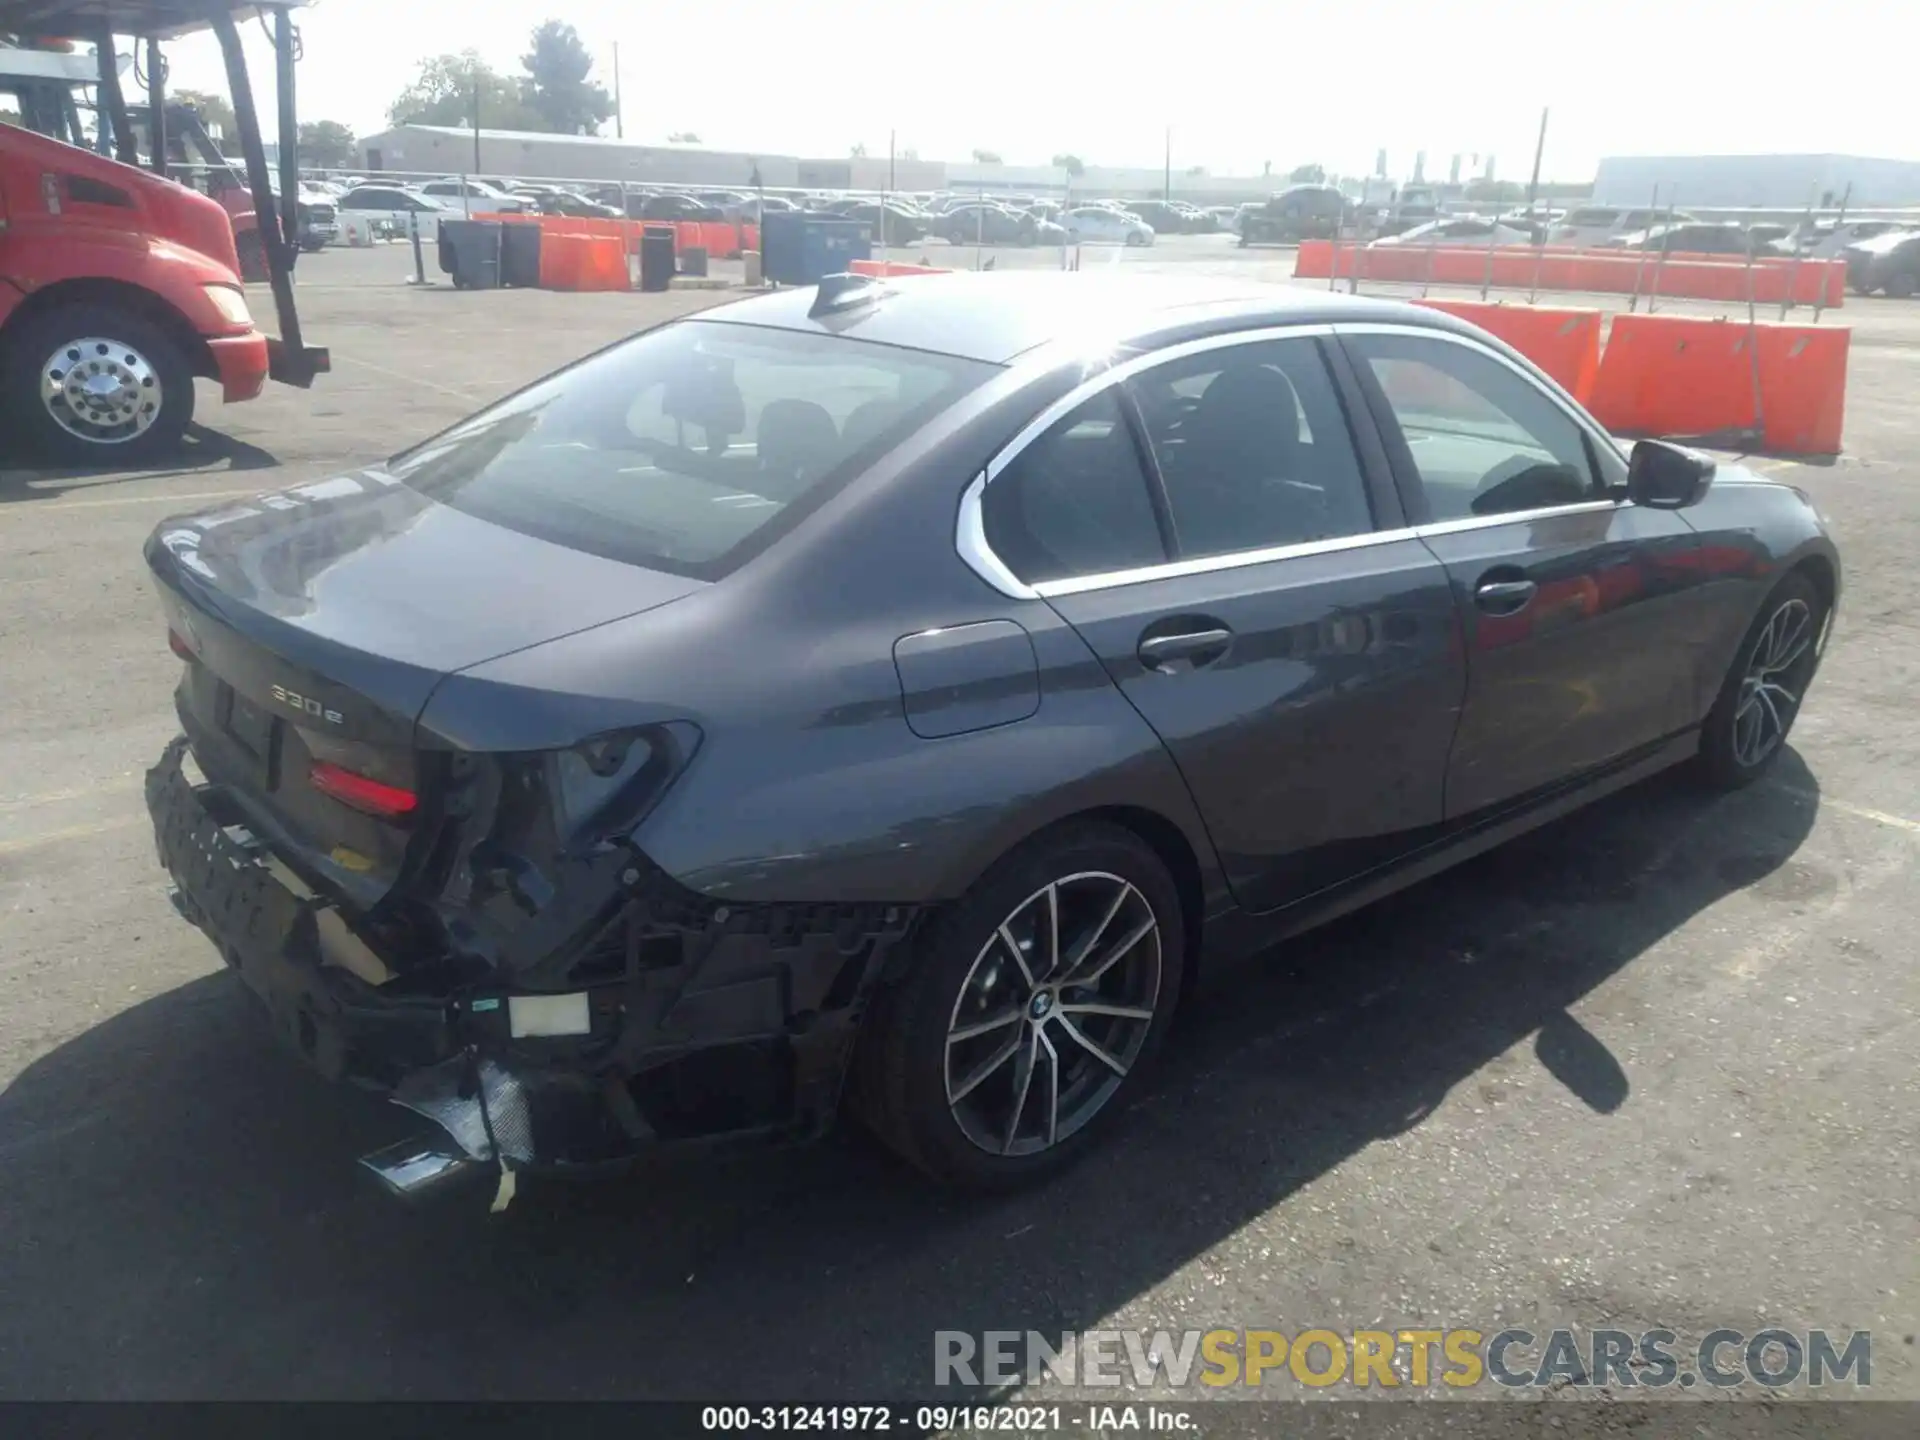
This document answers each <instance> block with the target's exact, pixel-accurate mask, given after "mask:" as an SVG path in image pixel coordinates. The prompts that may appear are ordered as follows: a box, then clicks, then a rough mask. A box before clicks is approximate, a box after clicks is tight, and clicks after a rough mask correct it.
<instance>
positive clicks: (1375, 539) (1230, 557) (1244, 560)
mask: <svg viewBox="0 0 1920 1440" xmlns="http://www.w3.org/2000/svg"><path fill="white" fill-rule="evenodd" d="M1418 538H1419V533H1418V532H1417V531H1415V530H1412V529H1407V528H1402V529H1398V530H1362V531H1360V532H1359V533H1358V534H1354V535H1338V536H1335V537H1334V538H1332V539H1330V540H1303V541H1301V542H1300V543H1299V544H1298V545H1270V546H1268V547H1267V548H1266V549H1264V550H1233V551H1229V552H1228V553H1227V554H1225V555H1199V556H1195V557H1194V558H1193V559H1191V560H1169V561H1167V562H1166V563H1165V564H1162V565H1141V566H1136V567H1135V568H1134V569H1132V570H1108V571H1104V572H1102V573H1101V574H1098V575H1074V576H1070V577H1069V578H1067V579H1064V580H1042V581H1041V582H1040V583H1039V584H1037V585H1034V586H1032V587H1031V588H1032V590H1033V592H1034V593H1035V594H1036V595H1038V596H1039V597H1040V598H1041V599H1042V600H1052V599H1054V598H1055V597H1056V596H1061V595H1080V594H1084V593H1085V592H1086V591H1089V590H1117V589H1119V588H1120V587H1121V586H1123V585H1144V584H1146V583H1147V582H1148V581H1151V580H1180V579H1184V578H1185V577H1187V576H1189V575H1211V574H1213V573H1214V572H1215V571H1217V570H1244V569H1246V568H1247V567H1248V566H1250V565H1271V564H1273V563H1274V562H1275V561H1279V560H1303V559H1306V558H1307V557H1308V556H1312V555H1334V554H1337V553H1339V552H1340V551H1342V550H1365V549H1369V548H1371V547H1373V546H1375V545H1394V544H1398V543H1399V542H1401V541H1403V540H1414V539H1418Z"/></svg>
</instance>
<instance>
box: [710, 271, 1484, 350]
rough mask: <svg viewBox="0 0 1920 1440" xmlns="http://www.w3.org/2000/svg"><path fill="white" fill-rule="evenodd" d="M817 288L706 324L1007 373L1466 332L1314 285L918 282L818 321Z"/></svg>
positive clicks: (1445, 320) (1093, 278)
mask: <svg viewBox="0 0 1920 1440" xmlns="http://www.w3.org/2000/svg"><path fill="white" fill-rule="evenodd" d="M815 294H816V292H815V291H814V289H813V288H812V287H811V286H801V287H796V288H793V289H789V290H780V291H776V292H775V293H773V294H771V295H764V296H757V297H755V298H752V299H748V300H738V301H735V302H733V303H732V304H728V305H721V306H716V307H715V308H713V309H711V310H704V311H701V312H700V313H699V315H698V316H697V317H694V318H697V319H698V320H701V321H719V322H723V323H727V324H738V325H764V326H770V327H773V328H777V329H782V330H801V331H810V332H814V333H818V334H845V335H852V336H854V337H855V338H857V339H861V340H870V341H874V342H876V343H878V344H882V345H900V346H904V347H906V348H909V349H914V350H929V351H933V352H936V353H939V354H947V355H957V356H961V357H963V358H965V359H969V360H984V361H987V362H989V363H991V364H996V365H1001V364H1006V363H1008V362H1009V361H1011V360H1013V359H1015V358H1016V357H1017V356H1020V355H1022V354H1024V353H1026V352H1027V351H1029V350H1033V349H1035V348H1037V347H1039V346H1042V345H1047V344H1051V343H1054V342H1056V341H1061V342H1069V341H1074V340H1076V339H1078V338H1079V337H1081V336H1088V337H1097V338H1099V339H1100V340H1102V341H1103V342H1107V343H1111V344H1120V345H1124V344H1129V343H1132V342H1135V341H1138V340H1142V339H1145V338H1147V337H1150V336H1153V335H1156V334H1161V333H1164V332H1166V331H1168V330H1171V329H1175V328H1178V327H1180V326H1181V325H1182V324H1183V323H1190V324H1191V325H1193V326H1196V327H1200V326H1205V327H1208V328H1214V329H1249V328H1254V327H1257V326H1261V325H1312V324H1330V323H1336V322H1339V321H1361V320H1370V321H1375V322H1380V321H1390V322H1392V323H1395V324H1409V325H1419V326H1423V327H1425V328H1428V329H1444V330H1455V329H1464V328H1466V327H1464V326H1462V325H1460V324H1459V322H1456V321H1453V320H1452V319H1451V318H1450V317H1448V316H1446V315H1443V314H1441V313H1440V312H1438V311H1435V310H1427V309H1422V308H1420V307H1418V306H1414V305H1408V304H1402V303H1397V302H1394V301H1389V300H1374V299H1371V298H1368V297H1366V296H1359V295H1342V294H1339V293H1338V292H1335V291H1330V290H1324V289H1319V288H1314V287H1308V286H1293V285H1263V284H1260V283H1258V282H1255V281H1232V280H1217V279H1188V278H1185V277H1179V276H1170V275H1118V274H1102V273H1098V272H1091V273H1090V272H1086V271H1080V272H1066V273H1062V272H1058V271H1051V272H1049V271H1040V272H1025V273H1023V272H1014V273H1009V274H987V273H978V272H975V273H969V272H965V271H960V272H955V273H952V274H948V275H926V276H912V277H909V278H905V279H901V280H899V281H897V282H895V283H894V284H892V285H890V286H886V287H885V288H884V289H883V291H882V292H881V294H880V296H879V298H877V299H875V300H873V301H871V302H868V303H853V304H845V305H841V306H839V307H837V308H835V309H832V310H829V311H827V312H825V313H823V314H820V315H817V316H816V315H812V314H809V313H808V312H809V311H810V309H811V308H812V306H813V303H814V300H815Z"/></svg>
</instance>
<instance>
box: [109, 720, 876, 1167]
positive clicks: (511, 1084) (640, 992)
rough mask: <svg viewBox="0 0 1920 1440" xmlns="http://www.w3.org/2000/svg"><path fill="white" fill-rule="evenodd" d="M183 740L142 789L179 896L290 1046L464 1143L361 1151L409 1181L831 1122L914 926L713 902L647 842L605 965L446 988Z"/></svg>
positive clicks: (811, 1131)
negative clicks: (209, 782) (652, 854)
mask: <svg viewBox="0 0 1920 1440" xmlns="http://www.w3.org/2000/svg"><path fill="white" fill-rule="evenodd" d="M185 753H186V739H185V737H184V736H183V737H181V738H179V739H177V740H175V741H174V742H173V743H172V744H171V745H169V746H168V748H167V750H166V752H165V753H164V754H163V755H162V757H161V759H160V761H159V763H158V764H157V765H156V766H155V767H154V768H153V769H152V770H150V771H148V772H147V781H146V796H147V807H148V810H149V812H150V813H151V815H152V818H153V824H154V837H155V841H156V844H157V846H158V849H159V856H160V863H161V865H162V866H163V867H164V868H165V869H166V870H167V872H168V873H169V874H170V876H171V877H172V880H173V883H174V885H175V887H176V894H175V896H174V903H175V905H176V907H177V908H178V909H179V910H180V913H181V914H182V915H183V916H185V917H186V918H187V919H189V920H191V921H192V922H193V923H194V924H196V925H198V926H199V927H200V928H201V929H202V930H204V931H205V932H206V933H207V935H208V936H209V937H210V938H211V939H212V940H213V942H214V944H215V945H216V946H217V947H218V948H219V951H220V953H221V955H222V957H223V958H224V959H225V960H226V962H227V964H228V965H229V966H231V967H232V968H233V969H234V970H235V971H236V972H238V974H239V976H240V978H241V979H242V980H243V981H244V982H245V983H246V985H247V987H248V988H249V989H250V990H251V991H252V992H253V993H254V994H255V995H256V996H257V997H258V998H259V999H260V1000H261V1001H262V1003H263V1004H264V1005H265V1007H266V1010H267V1013H268V1015H269V1016H270V1018H271V1021H272V1025H273V1029H274V1031H275V1033H276V1034H277V1035H279V1037H280V1038H281V1039H282V1040H283V1041H284V1042H286V1043H287V1044H288V1045H289V1047H290V1048H292V1049H293V1050H294V1051H295V1052H296V1053H298V1054H299V1055H301V1056H302V1057H303V1058H304V1059H306V1060H307V1061H308V1063H310V1064H312V1065H313V1066H315V1067H316V1068H317V1069H319V1070H320V1071H321V1073H322V1074H324V1075H326V1076H328V1077H329V1078H331V1079H336V1080H348V1081H351V1082H353V1083H355V1084H357V1085H361V1086H364V1087H368V1088H372V1089H375V1090H378V1091H382V1092H384V1093H386V1094H387V1095H388V1096H389V1097H390V1098H391V1099H392V1100H393V1101H395V1103H398V1104H401V1105H404V1106H406V1107H407V1108H409V1109H411V1110H414V1111H416V1112H418V1113H419V1114H421V1115H423V1116H425V1117H426V1118H428V1119H430V1120H432V1121H434V1123H435V1124H436V1125H438V1126H439V1127H440V1128H441V1130H443V1131H444V1132H445V1135H446V1137H448V1138H449V1139H450V1140H451V1141H452V1142H453V1144H452V1146H451V1147H449V1146H448V1145H447V1144H446V1142H445V1141H444V1140H442V1141H437V1142H434V1143H429V1144H424V1145H416V1146H414V1147H412V1148H410V1149H409V1150H408V1153H407V1154H404V1155H402V1154H397V1153H389V1152H382V1154H381V1155H380V1156H375V1157H368V1162H367V1163H368V1164H369V1167H370V1168H372V1169H373V1170H374V1171H375V1173H376V1174H378V1175H380V1177H381V1178H382V1179H383V1181H384V1182H385V1183H387V1184H388V1186H389V1188H391V1189H394V1190H395V1191H396V1192H398V1193H410V1192H411V1191H412V1190H414V1189H417V1188H426V1187H431V1188H440V1185H441V1183H442V1182H444V1181H446V1180H447V1179H449V1178H450V1177H451V1176H453V1175H454V1174H456V1173H457V1172H459V1171H460V1170H461V1169H463V1168H465V1167H463V1166H462V1165H461V1163H460V1162H461V1160H462V1159H463V1158H464V1159H465V1160H467V1161H472V1162H480V1163H484V1164H486V1165H487V1166H489V1167H494V1166H497V1167H498V1168H500V1169H508V1168H512V1169H522V1168H532V1169H538V1168H553V1167H566V1168H572V1167H584V1166H595V1165H602V1164H611V1163H616V1162H620V1161H623V1160H626V1159H630V1158H632V1157H633V1156H634V1155H636V1154H637V1153H639V1152H641V1151H642V1150H644V1149H645V1148H647V1147H648V1146H650V1145H651V1144H654V1143H658V1142H668V1141H679V1140H715V1139H761V1140H802V1139H807V1138H811V1137H813V1136H814V1135H817V1134H819V1133H820V1132H821V1131H823V1130H825V1129H826V1128H827V1126H828V1125H829V1124H830V1123H831V1120H832V1118H833V1115H834V1112H835V1110H836V1109H837V1106H838V1102H839V1097H840V1091H841V1087H842V1082H843V1080H844V1077H845V1073H846V1067H847V1061H848V1059H849V1057H850V1055H851V1051H852V1042H853V1038H854V1034H855V1029H856V1026H857V1023H858V1019H859V1016H860V1014H861V1012H862V1010H863V1008H864V1004H865V1001H866V998H867V996H868V994H869V992H870V990H871V987H872V984H873V982H874V980H875V979H876V977H877V976H878V974H879V972H880V970H881V967H882V966H883V965H884V963H885V961H886V959H887V956H888V955H889V953H890V952H891V951H892V950H893V949H894V948H895V946H896V945H897V944H898V942H899V941H900V940H901V938H902V937H903V936H904V934H905V932H906V929H907V927H908V926H909V924H910V923H911V921H912V918H913V916H912V912H911V910H909V909H908V908H905V907H897V906H848V907H805V908H798V907H775V906H732V907H729V906H724V905H717V904H715V903H713V902H711V901H709V900H708V899H706V897H703V896H699V895H697V894H695V893H693V892H691V891H687V890H684V889H682V888H681V887H679V886H677V885H676V884H674V882H673V881H672V880H670V879H669V878H668V877H666V876H665V875H664V874H662V873H661V872H660V871H659V870H658V869H657V868H655V867H653V866H652V865H651V864H649V863H648V862H647V861H646V860H645V859H644V857H641V856H639V855H638V854H637V852H636V854H635V855H634V863H633V864H632V865H630V866H629V867H628V868H626V869H625V870H624V871H623V872H622V874H621V876H620V879H621V882H622V886H623V888H622V889H621V890H619V891H617V892H615V893H614V894H613V895H612V896H610V897H609V899H610V900H611V902H612V905H613V908H614V911H615V914H614V920H613V923H612V924H611V925H610V926H609V927H608V928H607V930H605V931H603V932H602V934H603V936H604V935H611V936H614V937H617V938H616V940H615V943H614V946H613V953H612V955H611V956H610V957H609V958H610V961H611V963H609V964H606V965H604V966H602V967H601V968H600V969H599V970H598V971H597V972H596V973H595V974H594V975H593V976H592V977H591V978H584V977H583V978H582V979H579V980H576V981H575V982H574V983H575V984H576V986H577V987H578V988H576V989H574V990H572V991H569V992H567V993H565V994H554V993H551V992H534V991H530V990H526V989H516V987H515V986H514V985H513V983H512V980H511V977H508V976H504V975H500V974H498V973H497V972H493V971H486V972H484V975H485V978H483V979H479V980H473V979H469V980H466V981H464V982H462V983H459V984H457V985H449V984H437V983H435V982H434V981H433V980H430V979H429V978H427V977H429V976H440V975H445V974H448V973H465V974H468V975H471V974H472V973H474V972H473V970H472V967H467V968H466V969H465V970H464V971H461V970H460V969H459V967H448V966H445V965H437V964H433V963H426V964H421V963H418V962H420V961H422V960H425V961H427V962H432V961H434V960H436V959H438V958H441V957H436V956H432V955H428V956H423V957H422V956H400V955H380V956H377V957H376V958H377V964H376V965H373V966H369V965H368V964H366V963H365V962H364V961H356V959H355V951H356V949H357V950H358V952H359V953H360V954H361V955H365V954H367V953H368V951H367V950H366V948H365V941H364V940H363V939H361V938H360V937H359V936H358V935H357V934H356V933H355V930H354V927H352V926H350V925H349V924H347V923H346V917H344V916H343V915H341V913H340V912H339V911H338V910H337V908H336V907H335V906H334V904H333V903H332V902H331V901H329V900H327V899H326V898H324V897H322V896H319V895H316V894H314V893H313V892H312V891H311V890H310V889H308V888H307V887H306V886H305V884H304V883H303V882H302V881H301V880H300V879H299V878H298V877H297V876H295V875H293V874H292V873H291V872H290V871H288V870H287V869H286V867H285V866H284V865H283V864H281V863H280V862H278V861H277V860H276V859H275V858H274V857H273V856H272V855H270V854H269V853H268V852H267V850H266V849H265V847H264V846H263V845H262V844H261V843H260V842H259V841H258V840H257V839H255V838H254V837H253V836H252V835H251V834H250V833H249V832H248V831H247V829H246V828H245V826H244V824H243V823H242V822H241V820H240V818H239V812H238V810H237V809H236V808H235V807H234V806H233V805H232V804H231V802H230V801H228V800H227V799H226V798H225V796H224V794H223V792H222V791H221V790H220V788H219V787H216V786H206V785H199V786H196V785H194V784H193V783H192V782H190V781H189V779H188V778H187V776H186V775H185V774H184V773H183V770H182V764H183V760H184V757H185ZM369 933H371V932H369ZM604 949H605V947H604V946H603V952H604ZM622 950H623V951H624V955H623V956H622V955H621V954H620V952H621V951H622ZM382 971H384V972H385V973H384V974H382V973H381V972H382ZM369 972H371V973H372V974H373V975H374V977H375V978H376V979H379V980H380V981H381V983H372V981H371V980H370V979H368V978H363V976H364V975H366V974H368V973H369ZM376 1162H377V1163H376ZM415 1181H418V1182H419V1183H418V1184H417V1185H416V1184H415V1183H413V1182H415Z"/></svg>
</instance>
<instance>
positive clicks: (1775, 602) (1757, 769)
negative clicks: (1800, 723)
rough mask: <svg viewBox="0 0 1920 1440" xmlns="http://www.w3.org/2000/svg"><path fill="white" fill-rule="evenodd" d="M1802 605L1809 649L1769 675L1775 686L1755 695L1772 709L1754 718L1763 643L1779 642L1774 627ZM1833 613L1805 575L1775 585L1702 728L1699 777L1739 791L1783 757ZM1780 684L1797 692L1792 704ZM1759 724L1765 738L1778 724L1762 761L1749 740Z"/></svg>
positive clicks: (1762, 704) (1768, 677) (1737, 653)
mask: <svg viewBox="0 0 1920 1440" xmlns="http://www.w3.org/2000/svg"><path fill="white" fill-rule="evenodd" d="M1796 606H1797V607H1800V609H1802V610H1804V612H1805V621H1804V639H1805V646H1804V649H1803V650H1802V651H1801V652H1800V653H1799V654H1798V655H1797V656H1796V657H1795V659H1794V661H1793V663H1791V664H1789V665H1784V666H1781V667H1779V668H1778V669H1777V670H1771V671H1769V672H1768V673H1767V675H1766V676H1765V677H1763V678H1765V679H1767V680H1769V681H1771V682H1773V689H1772V690H1770V691H1769V693H1768V694H1766V695H1761V696H1757V697H1753V702H1752V703H1753V705H1754V706H1763V707H1764V710H1765V712H1766V713H1765V714H1760V713H1758V712H1756V713H1755V714H1754V715H1753V716H1752V717H1751V718H1749V716H1748V710H1749V697H1750V695H1751V691H1752V689H1753V687H1752V686H1751V685H1750V683H1749V682H1750V681H1752V680H1753V678H1754V675H1755V671H1756V662H1762V661H1764V660H1765V659H1766V656H1765V655H1763V653H1762V650H1763V645H1764V646H1773V645H1774V644H1775V643H1776V640H1775V636H1776V633H1777V632H1776V631H1775V628H1774V627H1775V626H1776V625H1779V624H1781V623H1782V620H1783V617H1786V619H1787V620H1788V621H1789V622H1790V620H1791V617H1792V615H1793V613H1794V607H1796ZM1827 618H1828V606H1827V602H1826V600H1825V598H1824V597H1823V596H1822V595H1821V594H1820V592H1819V590H1818V589H1816V588H1815V586H1814V584H1813V582H1812V581H1811V580H1809V579H1808V578H1807V577H1806V576H1805V575H1802V574H1799V573H1794V574H1790V575H1788V576H1787V577H1786V578H1785V579H1784V580H1782V581H1781V582H1780V583H1779V584H1778V585H1776V586H1774V588H1773V591H1772V592H1771V593H1770V594H1769V595H1768V596H1767V598H1766V602H1765V603H1764V604H1763V605H1761V607H1760V613H1759V614H1758V615H1756V616H1755V617H1754V621H1753V624H1752V626H1751V627H1749V628H1748V630H1747V634H1746V637H1745V638H1744V639H1743V640H1741V642H1740V648H1739V650H1737V651H1736V652H1735V653H1734V660H1733V667H1732V668H1731V669H1730V670H1728V672H1727V677H1726V680H1725V681H1724V682H1723V683H1722V684H1721V687H1720V694H1719V696H1718V697H1717V698H1716V699H1715V700H1714V702H1713V708H1712V709H1711V710H1709V711H1708V712H1707V719H1706V723H1705V724H1704V725H1703V726H1702V727H1701V730H1700V754H1699V758H1698V760H1697V762H1696V770H1697V772H1698V775H1699V778H1701V779H1702V780H1704V781H1705V782H1706V783H1707V784H1709V785H1711V786H1713V787H1714V788H1715V789H1719V790H1738V789H1740V788H1741V787H1742V786H1746V785H1751V784H1752V783H1753V782H1754V781H1755V780H1758V779H1759V778H1760V777H1761V776H1762V775H1764V774H1766V773H1767V771H1768V770H1769V769H1771V768H1772V767H1773V765H1774V763H1775V762H1776V761H1778V760H1779V758H1780V752H1781V751H1783V750H1784V749H1786V743H1787V736H1788V735H1789V734H1791V733H1792V731H1793V722H1794V721H1795V720H1796V719H1798V718H1799V714H1800V709H1801V706H1802V705H1803V704H1804V703H1805V701H1806V695H1807V686H1808V685H1809V684H1811V683H1812V680H1813V677H1814V673H1815V672H1816V671H1817V670H1818V669H1819V667H1820V652H1821V647H1822V642H1823V640H1824V638H1825V634H1826V626H1827ZM1791 643H1797V641H1795V642H1791ZM1763 668H1764V667H1763ZM1780 687H1784V690H1785V692H1786V693H1787V694H1789V695H1790V696H1791V697H1792V703H1791V705H1790V706H1786V705H1785V704H1784V702H1782V701H1780V700H1778V699H1777V698H1776V696H1777V691H1778V689H1779V688H1780ZM1760 688H1763V689H1764V688H1768V687H1767V686H1761V687H1760ZM1756 724H1757V725H1758V726H1759V730H1758V732H1757V733H1758V734H1759V735H1760V736H1762V737H1765V736H1766V735H1768V734H1769V733H1770V732H1771V731H1773V730H1774V729H1775V728H1776V727H1777V733H1774V734H1773V735H1772V742H1771V743H1770V744H1769V745H1767V746H1766V748H1765V750H1764V753H1760V754H1759V756H1758V759H1757V760H1756V759H1754V758H1753V752H1754V747H1753V746H1752V745H1751V744H1750V743H1748V742H1749V741H1750V740H1751V738H1752V736H1753V734H1754V733H1755V732H1753V731H1750V730H1749V729H1748V728H1747V727H1749V726H1753V725H1756Z"/></svg>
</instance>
